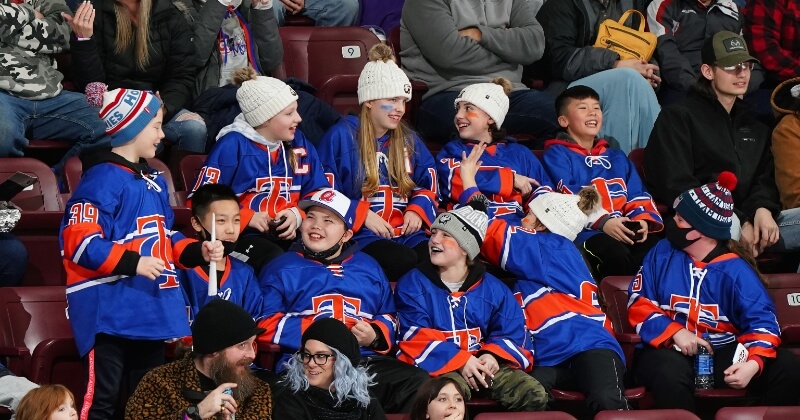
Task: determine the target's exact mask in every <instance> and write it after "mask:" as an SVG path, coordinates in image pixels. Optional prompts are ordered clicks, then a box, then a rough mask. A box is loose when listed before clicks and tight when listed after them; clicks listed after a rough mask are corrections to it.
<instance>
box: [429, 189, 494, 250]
mask: <svg viewBox="0 0 800 420" xmlns="http://www.w3.org/2000/svg"><path fill="white" fill-rule="evenodd" d="M488 226H489V216H488V215H487V214H486V205H484V204H483V203H481V202H480V201H470V202H469V203H468V204H467V205H465V206H461V207H459V208H457V209H455V210H450V211H448V212H446V213H442V214H440V215H439V216H437V217H436V220H434V221H433V224H432V225H431V229H438V230H443V231H445V232H447V233H449V234H450V236H452V237H453V239H455V240H456V242H458V245H459V246H460V247H461V248H462V249H463V250H464V251H466V252H467V257H469V259H471V260H474V259H475V257H477V256H478V254H480V252H481V246H482V245H483V239H484V238H485V237H486V229H487V227H488Z"/></svg>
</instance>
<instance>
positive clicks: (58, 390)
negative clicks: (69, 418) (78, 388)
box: [14, 385, 75, 420]
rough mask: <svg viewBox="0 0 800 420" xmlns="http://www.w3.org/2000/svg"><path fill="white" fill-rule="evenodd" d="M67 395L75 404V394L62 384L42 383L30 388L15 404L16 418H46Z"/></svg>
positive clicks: (20, 419)
mask: <svg viewBox="0 0 800 420" xmlns="http://www.w3.org/2000/svg"><path fill="white" fill-rule="evenodd" d="M67 397H69V398H70V399H71V400H72V404H73V406H74V405H75V396H74V395H72V392H70V390H69V389H67V387H65V386H64V385H42V386H41V387H39V388H34V389H32V390H30V391H29V392H28V393H27V394H25V396H24V397H22V400H21V401H20V402H19V406H17V412H16V417H14V418H16V419H17V420H46V419H49V418H50V414H51V413H52V412H53V411H55V410H56V409H57V408H58V406H60V405H61V404H62V403H63V402H64V401H65V400H66V399H67Z"/></svg>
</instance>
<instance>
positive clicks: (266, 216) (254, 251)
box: [189, 73, 330, 272]
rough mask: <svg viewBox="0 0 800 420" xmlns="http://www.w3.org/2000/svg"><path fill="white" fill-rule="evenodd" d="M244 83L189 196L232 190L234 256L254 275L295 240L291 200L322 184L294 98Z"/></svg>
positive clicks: (277, 87)
mask: <svg viewBox="0 0 800 420" xmlns="http://www.w3.org/2000/svg"><path fill="white" fill-rule="evenodd" d="M248 77H251V79H249V80H245V81H244V82H242V85H241V87H240V88H239V89H238V90H237V91H236V100H237V101H238V102H239V106H240V107H241V109H242V113H241V114H239V115H238V116H237V117H236V119H235V120H234V122H233V123H232V124H230V125H228V126H226V127H224V128H223V129H222V130H221V131H220V132H219V135H218V136H217V142H216V143H214V147H213V148H212V149H211V152H210V153H209V154H208V157H207V158H206V161H205V164H204V166H203V168H202V169H201V171H200V174H199V176H198V179H197V182H196V183H195V186H194V188H193V189H192V194H193V193H194V190H196V189H197V188H199V187H200V186H201V185H204V184H225V185H228V186H230V187H231V188H232V189H233V191H234V192H235V193H236V195H237V196H238V197H239V204H240V205H241V206H242V215H241V217H242V222H241V228H242V229H243V232H242V235H241V237H240V238H239V240H238V241H237V246H236V250H237V252H239V253H240V254H241V256H240V258H242V259H244V260H245V261H246V262H247V263H248V264H250V265H251V266H252V267H253V268H254V269H255V271H256V272H259V271H260V269H261V267H263V266H264V264H266V263H267V262H269V261H270V260H272V259H273V258H275V257H277V256H278V255H281V254H283V253H284V252H285V251H286V250H287V249H288V248H289V246H290V245H291V241H293V240H294V239H295V236H296V230H297V228H298V227H299V226H300V223H301V222H302V221H303V212H302V211H301V210H300V209H299V208H298V207H297V203H298V201H299V200H300V199H301V198H302V197H306V196H308V195H311V194H312V193H313V192H314V191H316V190H318V189H320V188H325V187H330V184H329V183H328V180H327V179H326V178H325V173H324V172H323V170H322V165H321V164H320V161H319V158H318V157H317V152H316V149H314V146H313V145H312V144H311V142H310V141H309V140H308V139H307V138H306V136H305V135H304V134H303V133H302V132H301V131H299V130H297V125H298V124H299V123H300V121H301V118H300V114H298V113H297V93H296V92H295V91H294V90H293V89H292V88H291V87H289V85H287V84H286V83H283V82H282V81H280V80H278V79H274V78H272V77H264V76H257V75H256V74H255V73H250V74H249V76H248ZM192 194H190V195H189V199H190V200H191V199H192V197H193V195H192Z"/></svg>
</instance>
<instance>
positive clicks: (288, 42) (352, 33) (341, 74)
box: [273, 26, 380, 114]
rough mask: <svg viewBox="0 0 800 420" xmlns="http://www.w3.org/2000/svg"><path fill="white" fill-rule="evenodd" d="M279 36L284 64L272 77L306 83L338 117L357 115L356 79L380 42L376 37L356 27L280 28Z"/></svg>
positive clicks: (366, 30)
mask: <svg viewBox="0 0 800 420" xmlns="http://www.w3.org/2000/svg"><path fill="white" fill-rule="evenodd" d="M280 35H281V40H282V41H283V63H282V64H281V66H280V67H278V69H277V70H275V72H274V73H273V76H274V77H277V78H279V79H286V78H288V77H296V78H299V79H302V80H305V81H307V82H308V83H310V84H311V85H312V86H314V87H315V88H316V89H317V93H316V96H317V98H319V99H321V100H323V101H325V102H327V103H328V104H330V105H331V106H333V108H334V109H336V111H338V112H339V113H340V114H347V113H349V112H350V111H356V112H358V109H359V105H358V95H357V90H358V76H359V75H360V74H361V70H362V69H363V68H364V65H365V64H367V62H368V61H369V58H368V56H367V53H368V51H369V49H370V48H372V46H373V45H375V44H377V43H379V42H380V40H378V37H376V36H375V34H373V33H372V32H370V31H369V30H368V29H365V28H362V27H358V26H345V27H308V26H283V27H281V28H280Z"/></svg>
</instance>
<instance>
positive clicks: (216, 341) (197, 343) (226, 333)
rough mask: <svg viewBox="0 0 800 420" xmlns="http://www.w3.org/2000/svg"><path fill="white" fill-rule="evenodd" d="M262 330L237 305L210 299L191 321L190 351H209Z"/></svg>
mask: <svg viewBox="0 0 800 420" xmlns="http://www.w3.org/2000/svg"><path fill="white" fill-rule="evenodd" d="M264 331H266V330H265V329H263V328H258V327H257V326H256V322H255V321H253V317H252V316H250V314H249V313H247V311H245V310H244V309H242V307H241V306H239V305H237V304H235V303H232V302H228V301H227V300H224V299H214V300H212V301H211V302H208V303H207V304H206V305H205V306H203V307H202V308H200V310H199V311H198V312H197V315H196V316H195V317H194V322H193V323H192V341H193V343H194V344H193V350H194V351H195V352H197V353H200V354H211V353H214V352H217V351H220V350H223V349H225V348H228V347H230V346H233V345H236V344H239V343H241V342H242V341H245V340H247V339H248V338H250V337H252V336H254V335H256V336H257V335H260V334H263V333H264Z"/></svg>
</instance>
